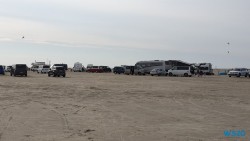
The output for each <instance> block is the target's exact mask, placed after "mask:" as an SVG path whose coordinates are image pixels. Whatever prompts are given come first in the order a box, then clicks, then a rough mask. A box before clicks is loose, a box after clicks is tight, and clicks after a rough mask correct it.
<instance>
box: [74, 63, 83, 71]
mask: <svg viewBox="0 0 250 141" xmlns="http://www.w3.org/2000/svg"><path fill="white" fill-rule="evenodd" d="M82 70H83V66H82V63H79V62H76V63H75V64H74V67H73V71H74V72H82Z"/></svg>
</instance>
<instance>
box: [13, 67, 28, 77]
mask: <svg viewBox="0 0 250 141" xmlns="http://www.w3.org/2000/svg"><path fill="white" fill-rule="evenodd" d="M17 75H20V76H26V77H27V65H26V64H14V65H12V67H11V71H10V76H17Z"/></svg>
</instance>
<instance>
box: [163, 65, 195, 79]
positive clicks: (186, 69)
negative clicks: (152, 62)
mask: <svg viewBox="0 0 250 141" xmlns="http://www.w3.org/2000/svg"><path fill="white" fill-rule="evenodd" d="M168 75H169V76H185V77H188V76H189V77H191V76H192V67H191V66H174V67H173V68H172V69H169V70H168Z"/></svg>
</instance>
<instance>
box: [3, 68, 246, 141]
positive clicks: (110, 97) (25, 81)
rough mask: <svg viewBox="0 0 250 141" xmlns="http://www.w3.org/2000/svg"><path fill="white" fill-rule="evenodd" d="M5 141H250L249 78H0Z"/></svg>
mask: <svg viewBox="0 0 250 141" xmlns="http://www.w3.org/2000/svg"><path fill="white" fill-rule="evenodd" d="M0 80H1V81H0V141H17V140H18V141H168V140H169V141H221V140H230V139H232V138H226V137H225V136H224V130H245V131H246V133H247V134H246V138H245V139H250V85H249V84H250V78H245V77H242V78H236V77H232V78H229V77H227V76H204V77H190V78H189V77H188V78H185V77H158V76H156V77H152V76H131V75H115V74H112V73H81V72H75V73H74V72H67V76H66V78H63V77H60V78H57V77H48V76H47V75H46V74H37V73H34V72H28V77H10V76H9V74H8V73H7V74H6V75H5V76H0Z"/></svg>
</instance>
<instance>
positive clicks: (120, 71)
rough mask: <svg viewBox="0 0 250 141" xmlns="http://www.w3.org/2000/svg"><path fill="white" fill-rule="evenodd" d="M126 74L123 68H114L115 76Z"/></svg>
mask: <svg viewBox="0 0 250 141" xmlns="http://www.w3.org/2000/svg"><path fill="white" fill-rule="evenodd" d="M124 72H125V69H124V68H123V67H114V68H113V73H114V74H121V73H124Z"/></svg>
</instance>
